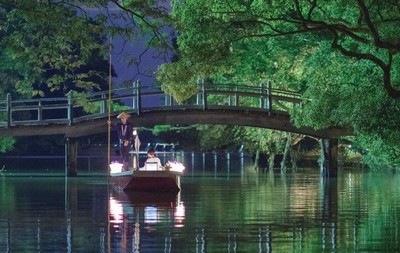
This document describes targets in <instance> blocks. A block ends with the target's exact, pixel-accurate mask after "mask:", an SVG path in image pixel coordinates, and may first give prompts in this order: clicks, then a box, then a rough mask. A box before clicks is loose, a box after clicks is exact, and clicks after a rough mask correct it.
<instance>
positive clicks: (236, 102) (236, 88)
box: [234, 85, 240, 106]
mask: <svg viewBox="0 0 400 253" xmlns="http://www.w3.org/2000/svg"><path fill="white" fill-rule="evenodd" d="M238 93H239V87H238V85H236V86H235V104H234V106H239V104H240V101H239V95H238Z"/></svg>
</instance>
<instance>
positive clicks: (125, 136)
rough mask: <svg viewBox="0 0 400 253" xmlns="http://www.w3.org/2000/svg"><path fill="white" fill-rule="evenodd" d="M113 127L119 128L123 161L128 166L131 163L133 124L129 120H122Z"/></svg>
mask: <svg viewBox="0 0 400 253" xmlns="http://www.w3.org/2000/svg"><path fill="white" fill-rule="evenodd" d="M113 129H114V130H117V133H118V139H119V149H120V154H121V158H122V162H123V163H124V166H127V165H128V163H129V151H130V148H131V138H132V132H133V126H132V124H131V123H129V122H127V123H126V124H123V123H122V122H120V123H117V124H115V125H114V126H113Z"/></svg>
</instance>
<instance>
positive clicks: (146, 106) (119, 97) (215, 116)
mask: <svg viewBox="0 0 400 253" xmlns="http://www.w3.org/2000/svg"><path fill="white" fill-rule="evenodd" d="M196 90H197V92H196V94H195V95H193V96H192V97H191V98H190V99H188V100H187V101H185V102H184V103H180V104H178V103H176V102H175V101H174V100H173V98H172V97H171V96H170V95H167V94H165V93H164V92H163V91H162V90H161V88H160V87H159V86H145V85H141V84H140V82H138V81H137V82H134V83H133V85H132V87H128V88H118V89H113V90H111V91H101V92H92V93H89V94H85V95H83V94H80V95H72V94H70V95H68V96H66V97H55V98H36V99H17V100H13V99H12V98H11V95H10V94H8V95H7V98H6V99H5V100H0V136H36V135H63V136H65V137H66V138H67V140H73V139H75V138H76V137H80V136H86V135H93V134H98V133H102V132H107V130H108V124H107V120H108V117H109V115H110V116H111V118H112V120H115V118H116V115H118V114H119V113H120V112H122V111H125V112H129V113H131V115H132V117H131V118H130V122H131V123H132V124H133V125H134V126H136V127H151V126H154V125H177V124H179V125H192V124H223V125H242V126H253V127H261V128H269V129H275V130H282V131H288V132H295V133H300V134H305V135H310V136H314V137H318V138H322V139H327V140H336V144H335V143H334V144H333V146H334V148H335V146H336V149H337V138H339V137H340V136H341V135H345V134H348V131H347V129H343V128H329V129H321V130H314V129H312V128H307V127H302V128H298V127H296V126H294V125H293V123H292V122H291V120H290V114H289V112H290V110H291V109H292V108H294V107H296V106H299V105H300V104H301V98H300V94H299V93H296V92H292V91H286V90H280V89H273V88H272V87H271V83H270V82H268V83H266V84H260V85H258V86H250V85H227V84H224V85H222V84H206V83H200V84H197V87H196ZM115 104H118V105H119V106H115ZM110 105H111V106H110ZM113 108H119V109H118V110H116V109H113ZM67 143H69V142H68V141H67ZM329 145H331V144H328V146H329ZM329 150H331V149H329ZM329 150H328V151H329ZM328 153H329V152H328Z"/></svg>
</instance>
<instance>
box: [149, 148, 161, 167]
mask: <svg viewBox="0 0 400 253" xmlns="http://www.w3.org/2000/svg"><path fill="white" fill-rule="evenodd" d="M147 155H148V156H149V158H147V160H146V163H157V167H158V170H160V169H162V165H161V160H160V158H158V157H156V151H155V150H154V148H149V149H148V150H147ZM146 163H145V166H146Z"/></svg>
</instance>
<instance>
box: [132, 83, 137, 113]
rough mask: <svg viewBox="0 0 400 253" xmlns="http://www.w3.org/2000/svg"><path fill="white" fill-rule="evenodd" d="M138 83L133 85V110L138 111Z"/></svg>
mask: <svg viewBox="0 0 400 253" xmlns="http://www.w3.org/2000/svg"><path fill="white" fill-rule="evenodd" d="M137 86H138V85H137V81H134V82H133V83H132V109H137V108H136V106H137Z"/></svg>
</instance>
